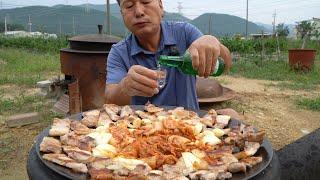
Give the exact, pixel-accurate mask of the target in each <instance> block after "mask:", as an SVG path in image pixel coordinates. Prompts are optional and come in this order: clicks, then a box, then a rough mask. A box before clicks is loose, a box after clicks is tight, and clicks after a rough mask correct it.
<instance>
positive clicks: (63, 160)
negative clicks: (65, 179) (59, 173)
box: [42, 154, 88, 173]
mask: <svg viewBox="0 0 320 180" xmlns="http://www.w3.org/2000/svg"><path fill="white" fill-rule="evenodd" d="M42 157H43V159H45V160H47V161H51V162H54V163H56V164H59V165H61V166H65V167H68V168H70V169H72V170H74V171H76V172H81V173H87V172H88V168H87V166H86V165H85V164H83V163H78V162H76V161H75V160H73V159H71V158H69V157H67V156H66V155H65V154H44V155H43V156H42Z"/></svg>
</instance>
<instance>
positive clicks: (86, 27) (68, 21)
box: [0, 5, 125, 35]
mask: <svg viewBox="0 0 320 180" xmlns="http://www.w3.org/2000/svg"><path fill="white" fill-rule="evenodd" d="M5 15H7V17H8V18H7V19H8V22H9V23H15V24H21V25H24V26H25V27H26V29H28V28H27V24H28V17H29V15H30V17H31V21H32V30H33V31H46V32H49V33H59V32H60V22H61V30H62V32H63V33H64V34H72V33H73V18H74V22H75V23H74V24H75V29H76V33H77V34H89V33H97V31H98V28H97V25H98V24H105V14H104V13H103V12H102V11H98V10H93V9H92V10H91V11H90V12H89V13H86V12H85V10H84V8H81V7H75V6H66V5H57V6H53V7H47V6H29V7H23V8H15V9H5V10H1V11H0V18H1V19H4V16H5ZM111 23H112V33H113V34H115V35H124V33H125V28H124V25H123V23H122V21H121V20H119V19H118V18H116V17H114V16H112V17H111Z"/></svg>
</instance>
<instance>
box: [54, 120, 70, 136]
mask: <svg viewBox="0 0 320 180" xmlns="http://www.w3.org/2000/svg"><path fill="white" fill-rule="evenodd" d="M69 131H70V120H69V119H58V118H54V119H53V124H52V126H51V129H50V130H49V136H63V135H65V134H67V133H68V132H69Z"/></svg>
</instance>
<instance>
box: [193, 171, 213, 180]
mask: <svg viewBox="0 0 320 180" xmlns="http://www.w3.org/2000/svg"><path fill="white" fill-rule="evenodd" d="M218 174H219V172H215V171H207V170H200V171H194V172H192V173H190V174H189V177H190V179H191V180H198V179H201V180H215V179H217V177H218Z"/></svg>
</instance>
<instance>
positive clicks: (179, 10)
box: [177, 2, 183, 16]
mask: <svg viewBox="0 0 320 180" xmlns="http://www.w3.org/2000/svg"><path fill="white" fill-rule="evenodd" d="M177 8H178V13H179V14H180V15H181V16H182V9H183V7H182V2H178V7H177Z"/></svg>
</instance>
